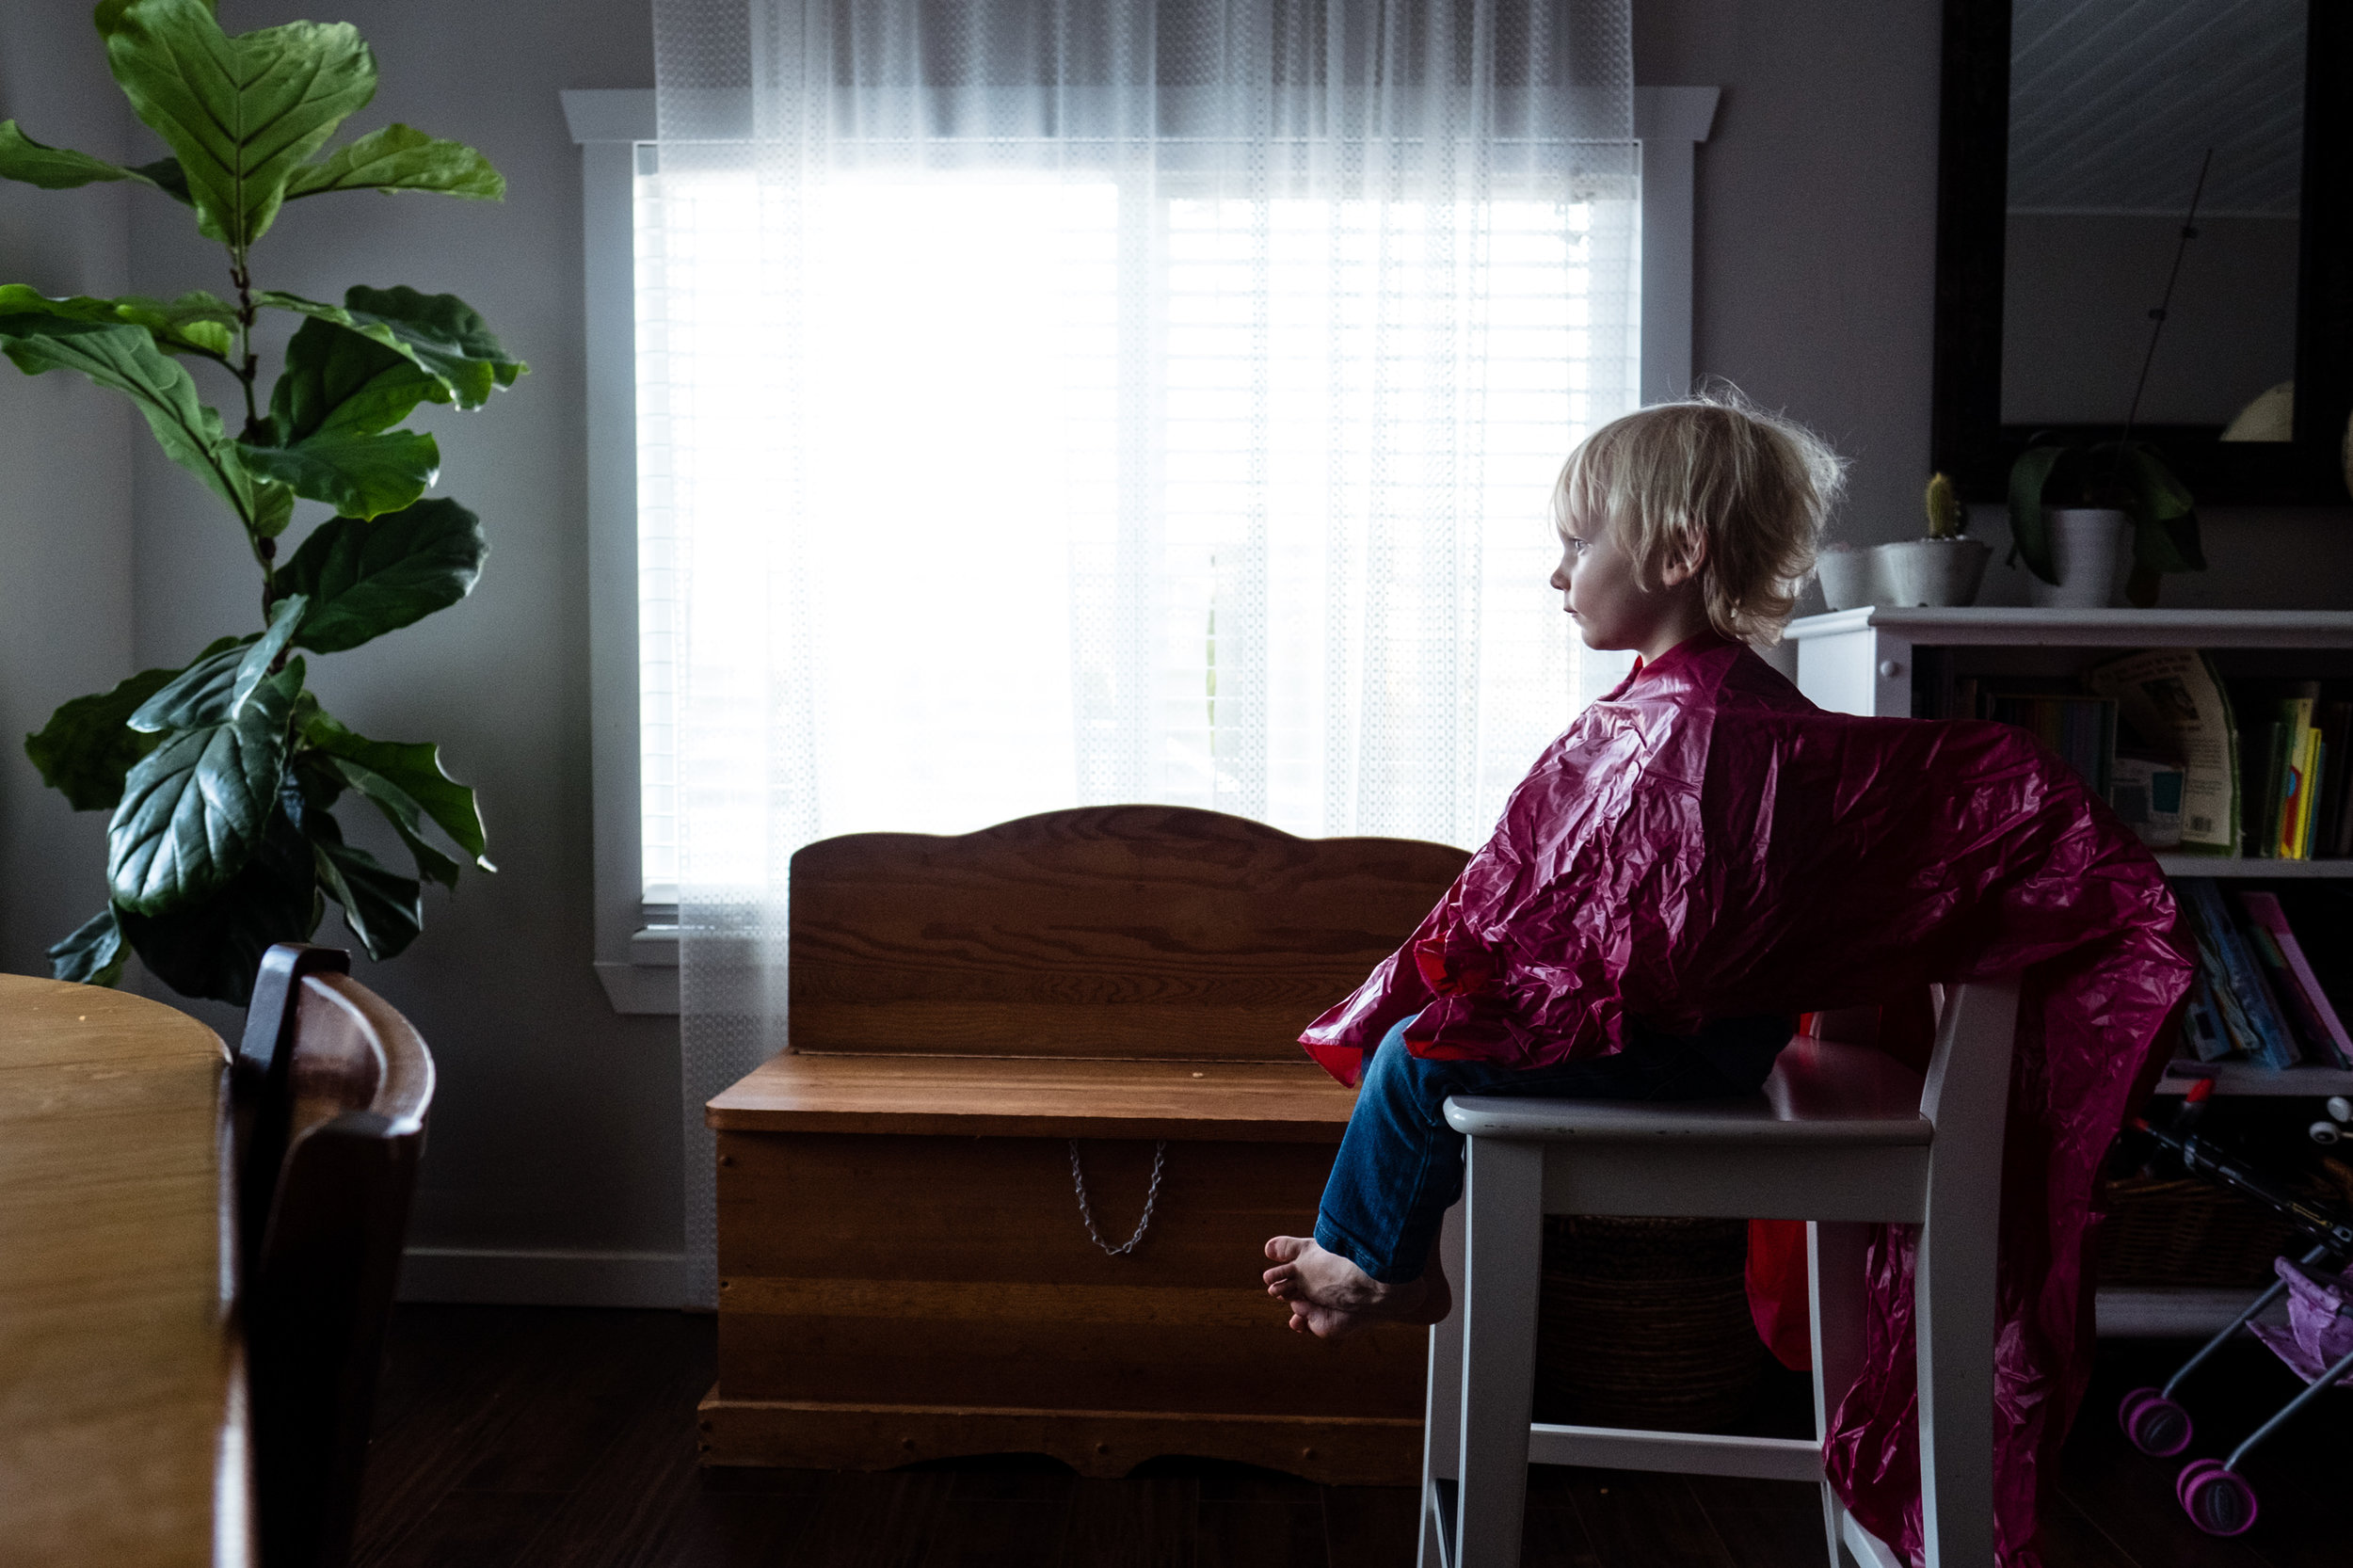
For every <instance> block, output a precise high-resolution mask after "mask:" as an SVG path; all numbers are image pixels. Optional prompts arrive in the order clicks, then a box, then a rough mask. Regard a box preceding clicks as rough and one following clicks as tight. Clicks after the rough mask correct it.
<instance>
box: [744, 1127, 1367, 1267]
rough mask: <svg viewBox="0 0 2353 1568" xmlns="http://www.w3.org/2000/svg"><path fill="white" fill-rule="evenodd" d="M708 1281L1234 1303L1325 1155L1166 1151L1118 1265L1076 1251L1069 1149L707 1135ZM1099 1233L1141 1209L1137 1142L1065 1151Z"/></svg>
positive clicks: (992, 1142) (1291, 1224)
mask: <svg viewBox="0 0 2353 1568" xmlns="http://www.w3.org/2000/svg"><path fill="white" fill-rule="evenodd" d="M718 1144H719V1160H720V1164H719V1173H718V1175H719V1276H720V1278H721V1279H722V1280H723V1281H724V1280H728V1279H734V1278H739V1277H743V1276H747V1275H758V1276H760V1277H764V1278H771V1279H869V1280H940V1281H964V1282H967V1283H1000V1284H1009V1285H1046V1286H1062V1285H1072V1286H1103V1287H1111V1288H1130V1287H1136V1286H1153V1287H1178V1288H1211V1289H1215V1288H1246V1287H1248V1286H1250V1285H1252V1284H1253V1283H1254V1282H1256V1281H1257V1278H1258V1275H1259V1272H1261V1271H1262V1270H1264V1269H1265V1267H1266V1264H1265V1263H1264V1261H1262V1260H1261V1258H1260V1256H1259V1248H1260V1246H1261V1245H1262V1244H1263V1243H1264V1242H1265V1240H1266V1239H1267V1238H1268V1237H1270V1236H1275V1235H1294V1236H1295V1235H1305V1233H1306V1232H1307V1230H1308V1229H1310V1228H1311V1227H1312V1226H1313V1225H1314V1224H1315V1214H1316V1204H1317V1200H1318V1199H1319V1198H1320V1197H1321V1195H1322V1192H1323V1182H1324V1177H1325V1176H1326V1175H1327V1174H1328V1173H1329V1171H1330V1169H1331V1162H1332V1155H1331V1150H1330V1149H1329V1148H1319V1147H1314V1146H1309V1145H1303V1144H1256V1143H1231V1144H1170V1145H1169V1150H1168V1160H1167V1164H1166V1167H1165V1170H1164V1174H1163V1176H1162V1178H1161V1185H1160V1205H1159V1208H1157V1210H1156V1211H1155V1214H1154V1218H1153V1222H1152V1230H1151V1234H1150V1235H1149V1236H1148V1237H1146V1238H1145V1240H1144V1244H1143V1245H1142V1246H1140V1247H1138V1248H1137V1249H1136V1250H1135V1252H1133V1253H1132V1254H1130V1255H1128V1256H1126V1257H1107V1256H1104V1255H1103V1254H1102V1253H1100V1252H1098V1251H1097V1250H1096V1247H1095V1244H1094V1243H1093V1242H1092V1241H1090V1240H1087V1235H1086V1231H1085V1228H1084V1227H1083V1226H1082V1225H1081V1224H1080V1219H1079V1206H1078V1202H1077V1199H1076V1198H1075V1196H1074V1195H1073V1193H1072V1192H1071V1184H1070V1149H1069V1144H1068V1143H1067V1142H1066V1141H1065V1140H1062V1139H1051V1138H890V1137H882V1136H870V1135H862V1134H826V1133H810V1134H792V1133H776V1134H762V1133H738V1132H722V1133H721V1134H720V1135H719V1139H718ZM1080 1152H1081V1154H1082V1156H1083V1159H1084V1161H1085V1167H1086V1174H1087V1183H1088V1187H1089V1189H1090V1191H1091V1192H1092V1193H1093V1195H1094V1201H1095V1212H1096V1221H1097V1224H1098V1225H1099V1226H1100V1228H1101V1229H1102V1231H1103V1234H1104V1235H1105V1236H1106V1237H1107V1238H1110V1239H1111V1240H1112V1244H1113V1245H1117V1244H1118V1243H1119V1242H1121V1241H1125V1240H1127V1239H1128V1233H1129V1232H1130V1231H1132V1230H1133V1229H1134V1227H1135V1223H1136V1219H1137V1217H1138V1215H1139V1214H1140V1213H1141V1211H1142V1209H1143V1207H1144V1186H1145V1183H1146V1181H1147V1179H1148V1178H1149V1176H1150V1171H1151V1165H1152V1145H1151V1144H1148V1143H1131V1142H1118V1141H1112V1140H1094V1139H1089V1140H1084V1141H1082V1142H1081V1143H1080Z"/></svg>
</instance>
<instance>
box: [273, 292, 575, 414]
mask: <svg viewBox="0 0 2353 1568" xmlns="http://www.w3.org/2000/svg"><path fill="white" fill-rule="evenodd" d="M253 299H254V303H256V304H259V305H266V306H268V307H269V308H270V309H272V310H276V311H293V312H296V313H298V314H301V315H307V316H311V317H313V318H315V319H317V320H320V321H326V322H331V323H333V324H334V325H335V326H338V327H343V328H349V329H350V330H352V331H354V332H358V333H360V334H361V335H362V336H364V337H367V338H370V339H373V340H374V341H375V342H376V343H380V344H384V345H385V346H386V347H387V348H392V349H394V350H397V351H398V352H399V353H400V354H401V355H402V356H403V357H404V358H406V359H407V360H409V362H411V363H412V364H414V365H416V366H417V367H418V368H419V369H421V370H424V371H426V372H428V373H430V374H431V375H432V376H435V377H436V378H438V379H439V380H440V382H441V384H442V385H443V386H444V387H445V388H447V389H448V392H449V394H450V399H451V400H452V401H453V402H455V403H456V405H457V406H458V407H459V408H481V407H482V405H483V404H485V403H486V402H488V401H489V397H490V394H491V393H492V392H496V391H497V390H498V389H499V388H501V387H511V386H513V385H514V384H515V381H516V378H517V377H519V376H522V375H524V374H525V373H526V372H528V371H529V370H530V368H531V367H530V366H528V365H526V364H524V363H523V362H522V361H521V360H514V359H509V358H508V357H507V353H506V349H505V348H504V345H502V344H500V343H499V340H498V338H497V336H496V335H495V334H494V333H492V332H491V330H490V327H489V324H488V322H486V321H484V320H483V319H482V316H481V313H480V312H477V311H475V309H474V308H473V307H472V306H471V305H469V304H467V303H466V302H465V301H464V300H462V299H460V298H458V297H457V296H456V295H454V294H419V293H418V292H417V291H416V290H414V289H412V288H407V287H402V288H392V289H370V288H352V289H347V290H345V291H344V302H343V303H342V304H341V305H325V304H321V303H320V302H319V301H317V300H315V299H305V298H303V297H302V296H299V295H292V294H280V293H278V292H276V291H274V290H264V291H262V292H260V293H257V294H255V295H254V296H253Z"/></svg>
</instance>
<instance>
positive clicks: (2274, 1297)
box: [2117, 1084, 2353, 1535]
mask: <svg viewBox="0 0 2353 1568" xmlns="http://www.w3.org/2000/svg"><path fill="white" fill-rule="evenodd" d="M2204 1087H2206V1086H2205V1085H2202V1084H2201V1085H2199V1086H2198V1087H2196V1088H2193V1089H2192V1090H2191V1093H2190V1099H2189V1103H2187V1104H2185V1106H2184V1107H2183V1108H2182V1113H2181V1116H2180V1118H2179V1119H2178V1120H2177V1121H2176V1123H2175V1126H2174V1128H2172V1129H2171V1130H2167V1129H2165V1128H2153V1127H2151V1126H2150V1125H2149V1124H2148V1123H2146V1122H2136V1123H2134V1124H2133V1125H2134V1126H2135V1127H2137V1128H2139V1129H2140V1130H2142V1131H2144V1132H2146V1133H2148V1134H2149V1136H2150V1137H2152V1138H2153V1139H2155V1140H2156V1141H2157V1143H2158V1144H2161V1145H2163V1146H2164V1147H2166V1148H2168V1149H2170V1150H2172V1151H2173V1152H2174V1153H2175V1154H2176V1155H2179V1156H2180V1157H2181V1160H2182V1163H2183V1164H2184V1165H2185V1167H2187V1168H2188V1169H2189V1170H2190V1171H2192V1172H2193V1173H2195V1174H2197V1175H2199V1176H2205V1177H2207V1178H2208V1179H2210V1180H2214V1181H2218V1182H2220V1183H2221V1184H2222V1185H2223V1186H2225V1187H2229V1188H2231V1189H2233V1191H2235V1192H2242V1193H2244V1194H2246V1195H2247V1196H2248V1197H2250V1198H2252V1199H2254V1200H2255V1201H2256V1202H2257V1203H2260V1204H2262V1205H2263V1206H2264V1207H2265V1208H2269V1209H2272V1210H2273V1211H2275V1212H2276V1213H2279V1214H2281V1215H2282V1216H2284V1217H2285V1218H2286V1219H2287V1220H2288V1221H2289V1222H2290V1223H2291V1224H2294V1225H2295V1226H2296V1227H2297V1229H2298V1230H2300V1231H2302V1232H2303V1233H2304V1234H2305V1235H2306V1236H2308V1237H2310V1238H2311V1239H2312V1240H2313V1248H2312V1250H2311V1251H2310V1252H2307V1253H2306V1254H2305V1255H2304V1256H2303V1257H2302V1258H2301V1259H2290V1258H2285V1257H2282V1258H2280V1259H2277V1260H2276V1261H2275V1262H2274V1264H2273V1265H2272V1266H2273V1268H2274V1269H2275V1270H2277V1271H2278V1272H2279V1276H2280V1278H2279V1281H2278V1283H2277V1284H2275V1285H2273V1286H2272V1287H2271V1288H2269V1289H2267V1290H2265V1292H2264V1293H2263V1294H2262V1295H2260V1296H2257V1297H2256V1298H2255V1299H2254V1301H2252V1302H2251V1303H2249V1304H2248V1307H2247V1310H2246V1311H2244V1312H2242V1313H2240V1314H2239V1315H2238V1316H2237V1317H2236V1318H2234V1319H2233V1320H2232V1321H2231V1324H2230V1326H2229V1327H2228V1328H2225V1329H2224V1330H2223V1331H2222V1332H2221V1333H2219V1334H2217V1335H2216V1336H2214V1337H2213V1338H2212V1339H2209V1340H2207V1341H2206V1343H2205V1344H2204V1345H2202V1346H2201V1347H2200V1348H2199V1351H2198V1353H2197V1354H2195V1355H2193V1356H2191V1357H2190V1358H2189V1359H2188V1360H2187V1361H2185V1362H2184V1363H2182V1368H2181V1370H2179V1371H2177V1372H2175V1373H2174V1374H2173V1376H2172V1377H2171V1378H2169V1380H2167V1382H2166V1384H2165V1386H2164V1387H2163V1388H2136V1389H2134V1390H2133V1391H2132V1392H2131V1393H2129V1394H2127V1395H2125V1396H2124V1402H2123V1404H2122V1405H2121V1407H2120V1408H2119V1409H2118V1411H2117V1419H2118V1420H2119V1421H2120V1422H2121V1423H2122V1425H2123V1428H2124V1435H2125V1436H2127V1437H2129V1438H2131V1439H2132V1443H2133V1447H2135V1448H2138V1449H2139V1450H2140V1451H2141V1452H2142V1453H2145V1454H2153V1455H2156V1456H2157V1457H2159V1458H2170V1457H2171V1456H2172V1455H2174V1454H2178V1453H2180V1452H2181V1451H2182V1450H2183V1449H2184V1448H2188V1447H2189V1440H2190V1437H2191V1434H2192V1428H2191V1424H2190V1419H2189V1412H2188V1411H2186V1410H2184V1409H2183V1408H2182V1407H2181V1406H2180V1405H2179V1404H2176V1403H2175V1402H2174V1400H2173V1394H2174V1390H2176V1389H2178V1388H2179V1387H2181V1385H2182V1383H2183V1380H2184V1379H2185V1378H2187V1377H2188V1376H2189V1375H2190V1373H2192V1372H2194V1371H2196V1370H2197V1369H2198V1368H2199V1367H2200V1365H2201V1364H2202V1363H2203V1362H2204V1361H2205V1360H2206V1358H2207V1357H2209V1356H2211V1355H2213V1354H2214V1352H2216V1351H2217V1350H2219V1349H2220V1348H2221V1347H2222V1346H2223V1345H2224V1344H2225V1343H2226V1342H2227V1341H2229V1340H2230V1339H2231V1337H2232V1336H2234V1335H2236V1334H2237V1333H2238V1331H2239V1330H2240V1329H2242V1328H2245V1329H2249V1330H2250V1331H2251V1332H2252V1333H2253V1334H2254V1336H2255V1337H2256V1338H2258V1339H2261V1340H2262V1341H2263V1342H2264V1343H2265V1345H2267V1346H2269V1347H2270V1348H2271V1350H2272V1352H2273V1353H2274V1354H2276V1355H2278V1356H2279V1358H2280V1359H2281V1361H2283V1362H2285V1363H2287V1365H2288V1368H2289V1369H2290V1370H2292V1371H2294V1372H2295V1373H2296V1375H2297V1377H2299V1378H2302V1379H2303V1380H2304V1382H2305V1384H2307V1385H2308V1386H2306V1388H2305V1389H2304V1391H2303V1392H2302V1393H2300V1394H2298V1395H2297V1396H2296V1398H2294V1399H2293V1400H2289V1401H2288V1402H2287V1403H2286V1404H2285V1405H2283V1406H2281V1409H2280V1412H2279V1414H2277V1415H2275V1416H2272V1417H2271V1419H2270V1420H2268V1421H2265V1423H2264V1424H2263V1425H2262V1426H2260V1427H2257V1428H2256V1429H2255V1430H2254V1431H2253V1432H2250V1433H2249V1435H2248V1437H2247V1439H2246V1440H2245V1441H2244V1442H2242V1443H2240V1444H2239V1446H2238V1447H2237V1448H2233V1449H2232V1450H2231V1453H2230V1457H2229V1458H2227V1459H2193V1460H2191V1461H2190V1462H2189V1464H2186V1465H2185V1466H2184V1467H2183V1469H2182V1474H2181V1477H2180V1479H2179V1480H2176V1481H2175V1482H2174V1483H2173V1495H2174V1496H2176V1497H2178V1498H2180V1499H2181V1504H2182V1508H2183V1510H2184V1511H2185V1512H2187V1513H2188V1514H2189V1517H2190V1521H2191V1523H2193V1524H2195V1525H2196V1526H2197V1527H2198V1528H2200V1529H2201V1530H2204V1531H2205V1532H2206V1533H2207V1534H2208V1535H2238V1534H2241V1533H2243V1532H2244V1531H2245V1530H2246V1529H2247V1528H2248V1527H2249V1526H2250V1525H2252V1524H2254V1522H2255V1514H2256V1511H2257V1505H2256V1501H2255V1489H2254V1488H2253V1487H2252V1486H2249V1484H2248V1483H2247V1480H2246V1478H2244V1477H2242V1476H2241V1475H2240V1474H2239V1473H2238V1467H2239V1464H2240V1462H2241V1461H2242V1460H2244V1459H2245V1458H2246V1457H2247V1456H2248V1455H2249V1453H2252V1452H2253V1451H2254V1449H2255V1448H2256V1446H2257V1445H2258V1444H2261V1443H2262V1442H2263V1441H2264V1440H2265V1439H2266V1438H2268V1437H2269V1436H2271V1434H2272V1433H2273V1432H2278V1431H2279V1430H2280V1429H2281V1427H2282V1426H2284V1425H2285V1424H2286V1423H2287V1421H2288V1419H2289V1418H2290V1417H2291V1416H2294V1415H2295V1414H2296V1413H2297V1411H2299V1410H2301V1409H2303V1408H2304V1407H2305V1406H2306V1405H2308V1404H2310V1403H2312V1402H2313V1400H2316V1399H2318V1398H2319V1397H2320V1395H2321V1392H2322V1390H2324V1389H2326V1388H2328V1387H2329V1386H2330V1385H2332V1384H2336V1385H2342V1386H2353V1268H2346V1267H2345V1265H2346V1263H2347V1262H2348V1261H2353V1224H2347V1223H2346V1222H2345V1219H2344V1218H2343V1217H2342V1216H2340V1215H2336V1214H2332V1213H2330V1212H2329V1211H2328V1210H2326V1209H2322V1208H2315V1207H2313V1205H2312V1204H2309V1203H2307V1202H2305V1201H2304V1200H2303V1199H2301V1198H2299V1197H2297V1196H2295V1195H2293V1194H2291V1193H2287V1192H2281V1191H2280V1190H2279V1189H2278V1188H2276V1187H2274V1186H2272V1185H2271V1184H2270V1183H2269V1182H2267V1181H2265V1180H2264V1179H2263V1178H2262V1177H2261V1176H2257V1175H2256V1174H2255V1173H2254V1172H2253V1171H2251V1170H2249V1169H2248V1168H2247V1167H2246V1166H2244V1165H2242V1164H2240V1163H2239V1162H2238V1161H2236V1160H2232V1159H2230V1158H2229V1157H2227V1156H2225V1155H2223V1154H2221V1153H2220V1152H2219V1151H2217V1149H2216V1148H2215V1147H2214V1146H2213V1145H2212V1144H2206V1143H2204V1142H2203V1141H2202V1140H2201V1139H2200V1138H2199V1137H2198V1136H2197V1135H2196V1134H2195V1133H2193V1132H2191V1131H2189V1130H2188V1128H2189V1126H2190V1125H2193V1124H2194V1123H2195V1121H2196V1119H2197V1116H2198V1113H2199V1112H2200V1111H2201V1110H2202V1109H2203V1107H2202V1105H2201V1103H2200V1102H2201V1101H2202V1100H2204V1098H2205V1097H2206V1096H2205V1095H2203V1094H2201V1093H2199V1092H2198V1090H2199V1089H2200V1088H2204ZM2324 1265H2325V1266H2326V1268H2327V1271H2328V1272H2314V1271H2315V1269H2318V1268H2321V1267H2322V1266H2324ZM2282 1295H2285V1296H2286V1297H2287V1298H2288V1320H2287V1324H2286V1326H2285V1327H2281V1326H2279V1325H2277V1324H2273V1323H2258V1322H2256V1321H2254V1320H2255V1318H2256V1317H2257V1316H2258V1315H2259V1314H2261V1313H2262V1312H2263V1311H2264V1310H2265V1308H2267V1307H2269V1306H2270V1305H2271V1304H2273V1303H2274V1302H2276V1301H2278V1300H2279V1299H2280V1298H2281V1296H2282Z"/></svg>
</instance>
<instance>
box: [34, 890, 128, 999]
mask: <svg viewBox="0 0 2353 1568" xmlns="http://www.w3.org/2000/svg"><path fill="white" fill-rule="evenodd" d="M125 956H127V954H126V953H125V952H124V951H123V946H122V927H121V926H120V924H118V923H117V922H116V920H115V906H114V905H113V904H108V905H106V907H105V908H104V909H101V910H100V911H99V912H98V913H97V914H95V915H92V916H91V917H90V918H89V919H88V920H84V921H83V922H82V923H81V924H80V925H78V926H75V927H74V928H73V934H72V936H68V937H66V938H65V939H64V940H62V941H60V942H58V943H56V945H55V946H53V947H51V948H50V950H49V974H50V978H51V979H53V980H71V981H72V982H74V983H75V984H82V985H112V984H114V983H115V982H116V981H118V980H120V979H121V978H122V960H123V959H124V957H125Z"/></svg>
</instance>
